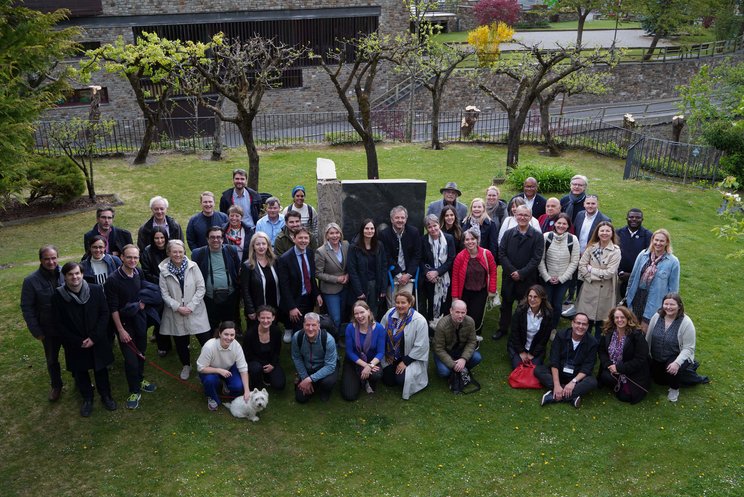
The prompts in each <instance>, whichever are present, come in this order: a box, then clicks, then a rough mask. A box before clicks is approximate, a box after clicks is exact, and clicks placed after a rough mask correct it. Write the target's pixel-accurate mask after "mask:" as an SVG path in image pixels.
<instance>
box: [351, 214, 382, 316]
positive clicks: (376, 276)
mask: <svg viewBox="0 0 744 497" xmlns="http://www.w3.org/2000/svg"><path fill="white" fill-rule="evenodd" d="M386 261H387V256H386V255H385V249H384V248H383V246H382V243H380V242H379V240H378V238H377V227H376V226H375V222H374V221H373V220H372V219H369V218H368V219H365V220H364V221H362V224H361V226H360V227H359V233H358V234H357V236H356V237H355V238H354V240H352V242H351V246H350V247H349V265H348V267H347V269H348V271H349V283H350V285H351V295H350V297H352V298H354V299H356V300H363V301H364V302H367V305H369V308H370V310H371V311H372V315H373V316H375V317H376V316H377V315H378V313H379V312H380V311H382V310H383V309H384V306H383V307H380V306H379V303H380V301H381V300H382V299H384V298H385V292H386V290H387V287H388V280H387V262H386Z"/></svg>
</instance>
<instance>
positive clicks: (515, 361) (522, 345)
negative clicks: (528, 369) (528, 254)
mask: <svg viewBox="0 0 744 497" xmlns="http://www.w3.org/2000/svg"><path fill="white" fill-rule="evenodd" d="M552 329H553V308H552V307H551V305H550V302H548V296H547V294H546V293H545V289H544V288H543V287H542V286H540V285H532V286H531V287H530V289H529V290H528V291H527V295H526V296H525V297H524V299H522V302H520V303H519V305H518V306H517V310H516V312H515V313H514V316H512V321H511V334H510V335H509V342H508V343H507V345H506V350H507V352H508V354H509V359H510V360H511V364H512V369H515V368H516V367H517V366H519V364H520V363H528V362H532V363H533V364H536V365H538V364H542V363H543V359H544V358H545V348H546V346H547V344H548V339H549V338H550V332H551V330H552Z"/></svg>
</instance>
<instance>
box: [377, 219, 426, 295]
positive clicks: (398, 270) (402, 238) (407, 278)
mask: <svg viewBox="0 0 744 497" xmlns="http://www.w3.org/2000/svg"><path fill="white" fill-rule="evenodd" d="M380 242H382V246H383V247H384V248H385V253H386V254H387V256H388V267H390V266H392V267H393V269H392V273H393V285H392V286H391V287H390V288H389V289H388V295H387V300H388V308H391V307H393V305H394V304H395V300H394V296H395V294H396V293H398V292H402V291H407V292H411V293H414V289H413V285H414V284H415V281H414V278H415V277H416V269H418V267H419V264H420V262H421V234H420V233H419V232H418V230H416V228H414V227H413V226H411V225H409V224H408V210H407V209H406V208H405V207H403V206H402V205H398V206H395V207H393V208H392V209H391V210H390V226H389V227H387V228H385V229H384V230H383V231H382V232H381V233H380Z"/></svg>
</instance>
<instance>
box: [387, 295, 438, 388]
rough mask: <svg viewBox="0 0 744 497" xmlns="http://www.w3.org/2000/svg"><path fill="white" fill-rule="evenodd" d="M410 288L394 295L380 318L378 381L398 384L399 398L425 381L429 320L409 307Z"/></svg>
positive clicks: (427, 379)
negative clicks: (382, 334) (382, 339)
mask: <svg viewBox="0 0 744 497" xmlns="http://www.w3.org/2000/svg"><path fill="white" fill-rule="evenodd" d="M413 304H414V299H413V295H412V294H411V293H410V292H398V293H397V294H396V295H395V307H393V308H392V309H390V310H389V311H388V312H386V313H385V315H384V316H383V318H382V321H381V323H380V324H382V326H383V327H384V328H385V356H384V358H383V361H382V382H383V383H384V384H385V385H388V386H395V385H402V386H403V399H404V400H408V399H409V398H410V397H411V395H413V394H415V393H416V392H419V391H421V390H423V389H424V388H426V385H428V384H429V376H428V373H427V371H426V370H427V367H428V365H429V324H428V323H427V322H426V318H425V317H424V316H422V315H421V314H419V313H418V312H416V310H415V309H414V308H413Z"/></svg>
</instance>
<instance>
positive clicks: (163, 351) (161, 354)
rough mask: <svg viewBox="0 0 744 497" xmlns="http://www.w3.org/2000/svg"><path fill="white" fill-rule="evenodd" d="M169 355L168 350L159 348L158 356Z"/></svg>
mask: <svg viewBox="0 0 744 497" xmlns="http://www.w3.org/2000/svg"><path fill="white" fill-rule="evenodd" d="M167 355H168V351H167V350H162V349H158V357H165V356H167Z"/></svg>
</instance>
